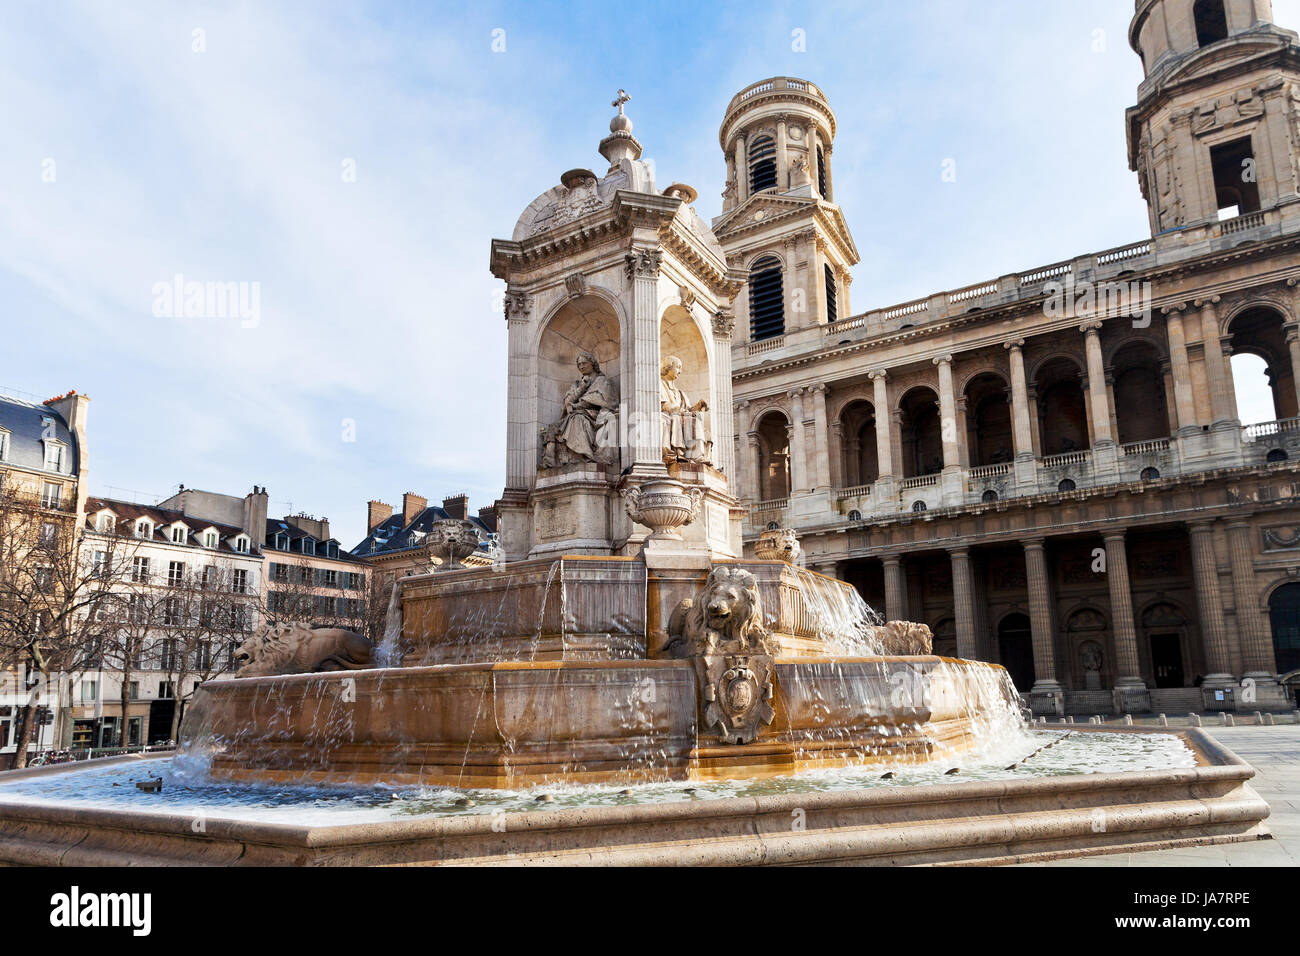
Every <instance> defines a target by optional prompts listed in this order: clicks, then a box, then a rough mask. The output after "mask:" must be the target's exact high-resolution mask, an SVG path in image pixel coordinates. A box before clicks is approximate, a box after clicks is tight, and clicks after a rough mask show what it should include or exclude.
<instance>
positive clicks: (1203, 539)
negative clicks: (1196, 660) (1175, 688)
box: [1188, 521, 1235, 688]
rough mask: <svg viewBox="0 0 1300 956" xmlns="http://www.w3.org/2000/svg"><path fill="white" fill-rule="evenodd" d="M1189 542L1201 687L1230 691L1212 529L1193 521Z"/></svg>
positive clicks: (1229, 661)
mask: <svg viewBox="0 0 1300 956" xmlns="http://www.w3.org/2000/svg"><path fill="white" fill-rule="evenodd" d="M1188 532H1189V535H1190V537H1191V542H1192V573H1193V575H1194V577H1195V580H1196V607H1197V611H1198V612H1199V615H1200V618H1201V635H1202V637H1203V640H1204V644H1205V666H1206V668H1207V669H1208V670H1209V671H1210V673H1209V674H1207V675H1206V676H1205V680H1204V682H1203V684H1202V686H1204V687H1208V688H1223V687H1231V686H1232V685H1233V684H1234V683H1235V681H1234V680H1233V676H1232V664H1231V661H1232V657H1231V651H1230V650H1229V648H1228V633H1227V627H1226V626H1225V625H1224V621H1223V600H1222V598H1221V597H1220V595H1219V563H1218V558H1217V557H1216V556H1215V553H1214V525H1213V523H1212V522H1210V521H1197V522H1195V523H1193V524H1191V525H1189V526H1188Z"/></svg>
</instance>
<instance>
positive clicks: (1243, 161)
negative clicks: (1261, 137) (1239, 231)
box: [1210, 136, 1259, 220]
mask: <svg viewBox="0 0 1300 956" xmlns="http://www.w3.org/2000/svg"><path fill="white" fill-rule="evenodd" d="M1210 166H1211V167H1212V169H1213V172H1214V197H1215V203H1216V204H1217V206H1218V210H1219V219H1220V220H1223V219H1231V218H1233V217H1234V216H1244V215H1245V214H1246V213H1248V212H1257V211H1258V210H1259V183H1258V182H1256V171H1255V153H1254V151H1253V150H1252V149H1251V146H1250V137H1249V136H1247V137H1246V138H1245V139H1237V140H1233V141H1232V142H1231V143H1224V144H1223V145H1221V146H1211V147H1210Z"/></svg>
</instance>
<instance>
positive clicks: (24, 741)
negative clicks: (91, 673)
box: [0, 487, 135, 767]
mask: <svg viewBox="0 0 1300 956" xmlns="http://www.w3.org/2000/svg"><path fill="white" fill-rule="evenodd" d="M78 520H79V517H78V515H77V511H76V506H75V504H74V503H73V502H72V501H71V500H70V499H65V500H60V501H57V502H55V501H49V500H46V499H45V498H43V497H38V496H35V495H32V494H29V493H27V492H25V491H24V490H23V489H22V488H21V487H16V488H13V489H9V488H5V489H0V665H3V666H7V667H9V668H13V669H17V668H18V667H22V666H25V667H26V668H27V670H28V673H29V674H32V675H35V676H36V677H37V680H35V681H32V682H29V684H30V687H29V691H30V692H29V694H28V698H27V701H26V703H25V705H24V707H23V711H22V715H21V717H20V722H19V729H18V734H17V741H16V743H17V751H16V753H15V755H14V762H13V765H14V766H15V767H23V766H26V764H27V748H28V746H29V745H30V743H31V739H32V732H33V729H34V727H35V723H36V719H37V712H38V707H39V697H40V693H41V691H42V690H45V691H47V692H51V688H53V687H56V686H57V687H58V690H56V691H52V692H53V693H58V694H61V693H62V692H63V682H61V681H58V680H57V678H58V677H59V676H60V675H64V674H68V673H72V672H76V671H81V670H86V669H88V668H89V667H90V666H93V665H95V664H97V663H98V662H99V661H100V660H101V658H102V652H103V642H104V639H105V634H106V632H107V630H108V628H109V627H110V625H111V620H112V609H111V605H112V602H113V587H114V584H115V582H116V581H117V580H118V579H119V578H120V576H121V575H122V573H123V568H124V567H125V566H129V563H130V561H131V556H132V554H133V552H134V550H135V548H134V545H133V543H132V542H131V541H130V539H124V538H121V537H120V536H117V535H106V536H103V540H102V541H96V542H95V546H94V547H93V548H83V547H82V529H81V528H80V527H79V526H78Z"/></svg>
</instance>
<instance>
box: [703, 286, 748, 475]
mask: <svg viewBox="0 0 1300 956" xmlns="http://www.w3.org/2000/svg"><path fill="white" fill-rule="evenodd" d="M712 325H713V366H712V370H713V394H714V402H713V404H712V405H710V406H709V411H708V414H709V416H710V417H711V418H712V421H711V422H710V424H711V425H712V426H713V458H714V461H713V464H714V467H716V468H717V469H718V470H719V471H720V472H722V473H723V474H724V475H726V476H727V482H728V483H729V484H734V485H736V486H737V487H738V486H739V484H740V481H739V478H740V472H739V469H738V467H737V465H736V461H735V446H734V445H733V444H732V439H731V436H732V435H733V434H734V433H735V430H736V419H735V414H734V411H733V407H734V406H733V405H732V386H731V363H730V362H729V361H727V359H729V358H730V357H731V334H732V332H733V331H734V330H735V328H736V318H735V316H734V315H732V314H731V312H730V311H729V310H723V311H720V312H717V313H715V314H714V316H713V319H712ZM732 494H733V495H736V496H737V497H739V494H740V493H739V491H736V490H734V489H733V491H732Z"/></svg>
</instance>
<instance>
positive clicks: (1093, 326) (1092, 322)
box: [1079, 319, 1101, 335]
mask: <svg viewBox="0 0 1300 956" xmlns="http://www.w3.org/2000/svg"><path fill="white" fill-rule="evenodd" d="M1079 331H1080V332H1082V333H1083V334H1084V335H1088V334H1090V333H1092V334H1095V333H1097V332H1100V331H1101V319H1089V320H1088V321H1087V322H1084V323H1083V324H1081V325H1080V326H1079Z"/></svg>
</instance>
